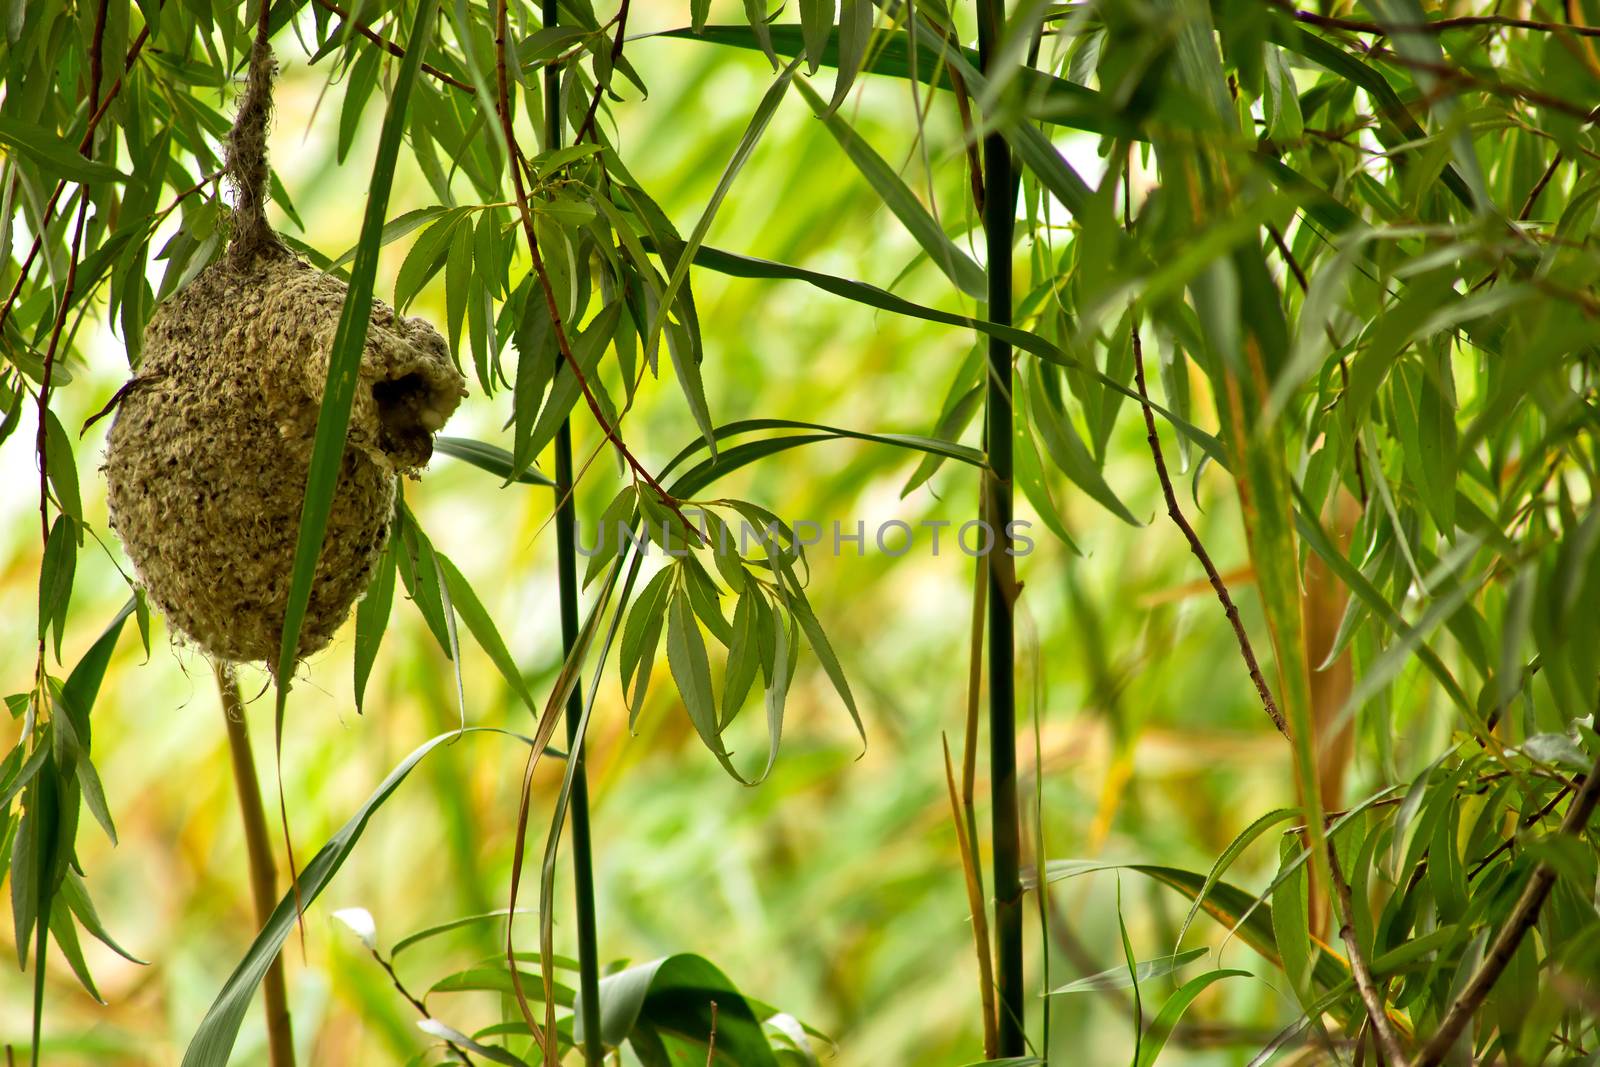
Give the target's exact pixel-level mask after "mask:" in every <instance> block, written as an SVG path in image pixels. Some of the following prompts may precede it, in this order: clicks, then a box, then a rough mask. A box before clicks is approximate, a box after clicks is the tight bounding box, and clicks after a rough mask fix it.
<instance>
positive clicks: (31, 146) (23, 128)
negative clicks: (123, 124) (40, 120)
mask: <svg viewBox="0 0 1600 1067" xmlns="http://www.w3.org/2000/svg"><path fill="white" fill-rule="evenodd" d="M0 145H5V146H6V147H7V148H10V149H12V150H13V151H15V152H17V153H18V154H19V155H22V156H25V157H27V158H28V159H30V160H31V161H33V162H34V163H35V164H37V165H38V166H40V167H42V168H43V169H44V170H45V171H46V172H48V173H49V174H50V175H52V176H53V177H56V178H61V179H64V180H66V181H71V182H125V181H127V180H128V179H129V175H127V174H124V173H123V172H122V171H120V170H117V169H116V168H115V167H111V166H107V165H106V164H104V163H96V162H94V161H93V160H89V159H85V158H84V157H83V156H82V155H80V154H79V152H78V148H77V146H76V145H73V144H69V143H68V142H66V141H63V140H62V139H61V138H60V137H59V136H57V135H56V133H55V132H54V131H52V130H47V129H45V128H44V127H42V126H36V125H34V124H33V123H31V122H22V121H20V120H18V119H14V118H0Z"/></svg>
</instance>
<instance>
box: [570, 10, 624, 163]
mask: <svg viewBox="0 0 1600 1067" xmlns="http://www.w3.org/2000/svg"><path fill="white" fill-rule="evenodd" d="M628 3H629V0H622V6H621V7H619V8H617V17H616V23H617V35H616V37H614V38H612V41H611V71H612V76H613V77H615V76H616V69H617V61H618V60H619V59H621V58H622V42H623V41H624V39H626V37H627V35H628ZM605 91H606V87H605V86H604V85H602V84H601V83H600V78H599V76H598V74H597V75H596V77H595V79H594V95H593V96H591V97H590V98H589V110H587V111H585V112H584V113H583V124H582V125H580V126H579V127H578V132H577V133H576V134H574V135H573V138H572V142H573V144H577V143H578V142H580V141H582V140H583V139H584V138H585V137H587V136H588V135H589V132H590V131H591V130H592V129H593V128H594V120H595V115H596V114H598V113H599V111H600V97H601V95H602V94H604V93H605Z"/></svg>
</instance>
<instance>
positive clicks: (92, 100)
mask: <svg viewBox="0 0 1600 1067" xmlns="http://www.w3.org/2000/svg"><path fill="white" fill-rule="evenodd" d="M109 6H110V0H100V6H99V7H98V8H97V9H96V11H95V18H94V30H93V33H92V35H91V36H90V39H89V110H90V111H91V112H93V111H95V110H96V109H97V107H98V102H99V99H100V79H101V77H102V76H103V74H104V73H105V66H104V61H103V59H102V49H103V48H104V46H105V39H106V11H107V8H108V7H109ZM78 150H79V151H80V152H81V153H82V154H83V156H84V157H85V158H89V157H91V156H93V154H94V135H93V133H92V132H91V133H90V134H88V135H87V136H86V138H85V142H84V143H83V144H82V145H80V146H79V149H78ZM88 211H89V197H88V195H87V193H85V195H84V196H82V197H80V198H79V199H78V221H77V224H76V225H75V226H74V227H73V231H72V247H71V250H70V257H69V259H68V261H67V279H66V284H65V285H64V286H63V287H62V290H61V299H60V301H59V302H58V303H57V305H56V316H55V321H54V322H53V323H52V324H51V326H50V342H49V344H48V346H47V347H46V348H45V353H44V370H43V372H42V373H41V375H40V377H39V420H38V421H39V427H38V433H37V435H36V437H35V439H34V449H35V451H36V453H37V454H38V459H39V542H40V544H41V546H43V548H44V549H45V550H48V549H49V546H50V448H49V442H50V433H49V430H50V386H51V381H52V377H53V374H54V371H55V365H56V353H57V351H58V350H59V348H60V346H61V332H62V330H63V329H64V328H65V327H66V324H67V309H68V308H69V307H71V306H72V292H73V290H74V289H75V288H76V287H77V284H78V255H79V253H80V252H82V251H83V227H84V221H85V219H86V218H87V216H88ZM43 236H44V235H43V228H42V227H41V232H40V239H41V240H42V239H43ZM24 273H25V272H24ZM21 284H22V276H21V275H18V277H17V285H19V286H20V285H21ZM7 306H8V308H9V304H8V305H7ZM41 604H42V601H41ZM40 610H41V612H42V611H43V608H42V607H41V609H40ZM47 630H48V627H47V626H45V625H44V620H43V619H41V620H40V626H39V659H38V674H39V679H38V680H39V681H40V682H43V681H44V677H43V675H44V671H45V635H46V632H47ZM60 637H61V635H60V634H59V633H57V634H56V639H57V645H56V648H57V650H58V651H59V649H60V647H61V646H60V643H59V642H60ZM38 964H39V966H40V967H41V968H42V967H43V966H44V961H43V960H39V961H38ZM34 1044H35V1049H34V1058H35V1059H37V1058H38V1049H37V1045H38V1042H37V1040H36V1041H35V1042H34Z"/></svg>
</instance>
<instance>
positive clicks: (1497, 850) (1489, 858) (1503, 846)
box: [1467, 778, 1583, 882]
mask: <svg viewBox="0 0 1600 1067" xmlns="http://www.w3.org/2000/svg"><path fill="white" fill-rule="evenodd" d="M1582 781H1583V779H1582V778H1574V779H1573V781H1572V783H1571V784H1569V785H1564V786H1562V787H1561V788H1560V789H1558V790H1556V795H1555V796H1553V797H1551V798H1550V799H1549V801H1548V802H1547V803H1546V804H1545V805H1544V807H1542V808H1540V809H1539V810H1538V811H1536V812H1534V813H1533V814H1532V815H1529V816H1528V817H1527V818H1525V819H1523V820H1522V826H1521V829H1523V830H1526V829H1527V828H1528V827H1530V826H1532V825H1533V824H1534V823H1536V822H1538V821H1539V820H1540V819H1543V818H1544V817H1545V816H1546V815H1549V814H1550V813H1551V812H1552V811H1555V810H1556V805H1558V804H1560V803H1561V802H1562V801H1563V800H1564V799H1566V796H1567V794H1568V793H1570V792H1572V787H1573V785H1577V784H1579V783H1581V782H1582ZM1516 843H1517V837H1516V835H1515V834H1512V835H1511V836H1510V837H1508V838H1506V839H1505V840H1504V841H1502V842H1500V843H1499V844H1498V845H1496V846H1495V847H1494V848H1492V849H1490V850H1489V852H1488V853H1487V854H1486V855H1485V856H1484V857H1483V859H1481V860H1479V861H1478V862H1477V863H1475V864H1473V866H1472V870H1470V871H1468V872H1467V881H1469V882H1470V881H1472V880H1473V879H1474V878H1476V877H1478V875H1480V874H1482V873H1483V872H1484V871H1485V870H1486V869H1487V868H1488V866H1489V864H1490V863H1491V862H1493V861H1494V858H1495V857H1496V856H1498V855H1500V854H1501V853H1502V852H1505V851H1507V850H1508V849H1510V848H1511V846H1512V845H1514V844H1516Z"/></svg>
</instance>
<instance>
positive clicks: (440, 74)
mask: <svg viewBox="0 0 1600 1067" xmlns="http://www.w3.org/2000/svg"><path fill="white" fill-rule="evenodd" d="M317 5H318V6H319V7H323V8H326V9H327V10H329V11H331V12H333V13H334V14H335V15H338V16H339V17H340V18H341V19H343V20H344V21H345V22H347V23H349V24H350V25H351V26H352V27H353V28H354V29H355V31H356V32H357V33H359V34H360V35H361V36H363V37H365V38H366V39H367V40H369V41H371V42H372V43H373V44H375V45H377V46H378V47H379V48H382V49H383V50H384V51H385V52H388V53H389V54H390V55H391V56H394V57H395V58H396V59H404V58H405V55H406V50H405V49H404V48H402V47H401V46H400V45H397V44H395V43H394V42H393V41H391V40H389V38H387V37H385V36H383V35H382V34H380V33H378V32H376V31H375V30H373V29H372V27H370V26H368V25H367V24H366V23H364V22H359V21H357V20H356V19H353V18H351V17H350V13H349V12H348V11H346V10H345V9H344V8H342V7H340V6H339V5H338V4H336V3H334V2H333V0H317ZM422 71H423V73H424V74H429V75H432V76H433V77H435V78H437V79H439V80H440V81H442V82H444V83H445V84H446V85H448V86H450V87H451V88H453V89H460V90H461V91H462V92H464V93H475V92H477V90H476V89H474V88H473V87H472V85H471V83H469V82H464V81H462V80H461V79H460V78H457V77H454V76H452V75H450V74H447V73H445V72H444V71H442V70H440V69H439V68H438V67H435V66H433V65H432V64H430V63H427V62H424V63H423V64H422Z"/></svg>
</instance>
